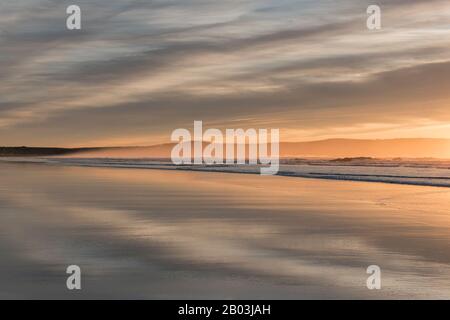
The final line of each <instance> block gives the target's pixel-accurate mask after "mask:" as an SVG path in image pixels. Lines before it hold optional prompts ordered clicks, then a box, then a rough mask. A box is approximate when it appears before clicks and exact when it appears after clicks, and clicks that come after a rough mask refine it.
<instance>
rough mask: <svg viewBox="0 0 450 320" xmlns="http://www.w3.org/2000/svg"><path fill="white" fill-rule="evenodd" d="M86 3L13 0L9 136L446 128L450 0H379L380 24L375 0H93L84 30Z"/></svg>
mask: <svg viewBox="0 0 450 320" xmlns="http://www.w3.org/2000/svg"><path fill="white" fill-rule="evenodd" d="M72 2H73V1H43V0H39V1H36V0H34V1H26V0H18V1H15V2H8V3H1V4H0V21H1V22H0V45H1V48H2V49H1V50H2V51H1V55H0V68H1V70H2V72H1V73H0V134H1V136H2V140H1V143H0V144H11V145H12V144H29V145H65V146H66V145H67V146H73V145H93V144H97V143H108V141H109V143H111V144H114V143H115V142H116V141H120V143H121V144H126V142H127V141H130V142H136V141H139V144H151V143H157V142H165V141H167V139H168V138H169V136H170V132H171V131H172V130H173V129H174V128H178V127H180V126H190V125H191V124H192V122H193V120H195V119H202V120H204V121H205V124H206V125H211V126H213V125H214V126H230V125H233V126H240V127H245V126H254V125H257V126H278V127H280V128H282V132H285V133H286V134H285V137H284V138H285V139H288V140H305V139H310V138H314V139H316V138H321V137H329V135H330V132H336V136H339V137H345V136H351V137H357V136H358V134H360V135H362V136H364V137H365V138H367V137H378V136H383V137H386V135H387V136H389V135H391V134H392V136H393V137H394V134H395V137H402V136H405V137H406V136H416V134H425V135H427V136H437V135H438V136H442V134H445V131H444V130H438V129H436V131H433V129H432V128H433V126H436V128H442V126H444V127H445V124H446V123H447V122H448V121H449V120H450V111H449V108H448V105H449V103H450V95H449V94H448V92H450V81H449V80H450V72H449V71H450V54H449V53H450V52H449V51H450V46H449V43H450V29H449V25H448V16H449V15H450V5H449V4H448V1H419V0H417V1H378V3H379V5H380V6H381V7H382V10H383V29H382V30H381V31H377V32H371V31H369V30H367V29H366V28H365V20H366V13H365V9H366V8H367V5H368V4H369V3H370V1H350V0H347V1H339V2H336V1H293V0H292V1H291V0H284V1H272V0H271V1H269V0H266V1H250V0H242V1H239V0H238V1H228V2H216V1H214V2H213V1H180V0H177V1H132V0H130V1H109V2H108V4H107V5H106V4H105V2H103V1H99V0H98V1H85V0H83V1H75V2H76V3H77V4H78V5H79V6H80V7H81V8H82V18H83V22H82V26H83V29H82V30H81V31H75V32H74V31H69V30H66V29H65V18H66V15H65V8H66V7H67V5H69V4H73V3H72ZM242 119H243V120H242ZM236 120H238V121H236ZM430 124H432V125H431V129H430ZM423 127H426V128H427V129H426V130H425V129H424V128H423ZM367 128H370V130H369V133H368V130H367ZM387 128H390V129H389V130H388V129H387ZM392 128H395V130H393V131H392V130H391V129H392ZM401 128H405V129H404V130H402V129H401ZM416 129H417V130H416ZM389 132H391V133H389ZM446 137H449V136H448V134H447V136H446ZM282 138H283V136H282ZM141 141H142V142H141ZM144 141H148V143H145V142H144Z"/></svg>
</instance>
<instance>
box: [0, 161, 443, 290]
mask: <svg viewBox="0 0 450 320" xmlns="http://www.w3.org/2000/svg"><path fill="white" fill-rule="evenodd" d="M0 175H1V177H2V179H1V181H0V239H1V241H0V272H1V273H0V282H1V286H0V298H156V299H164V298H274V299H276V298H292V299H301V298H388V299H389V298H446V297H447V298H448V297H450V250H449V247H450V241H449V240H450V214H449V212H448V205H449V203H450V190H449V189H448V188H435V187H416V186H402V185H389V184H372V183H363V182H340V181H327V180H313V179H309V180H304V179H298V178H295V179H294V178H286V177H262V176H256V175H255V176H254V175H244V174H222V173H200V172H178V171H177V172H175V171H158V170H141V169H116V168H113V169H111V168H77V167H59V166H48V165H39V164H1V165H0ZM71 264H76V265H79V266H80V267H81V268H82V270H83V289H82V290H81V291H80V292H69V291H68V290H67V289H65V277H66V274H65V268H66V266H68V265H71ZM371 264H376V265H379V266H380V267H381V269H382V286H383V288H382V290H379V291H376V290H375V291H370V290H368V289H367V288H366V278H367V276H368V275H367V274H366V268H367V266H369V265H371Z"/></svg>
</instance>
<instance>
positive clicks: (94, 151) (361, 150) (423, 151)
mask: <svg viewBox="0 0 450 320" xmlns="http://www.w3.org/2000/svg"><path fill="white" fill-rule="evenodd" d="M174 145H175V144H174V143H167V144H160V145H154V146H148V147H98V148H73V149H69V148H31V147H0V156H1V157H19V156H20V157H24V156H64V157H99V158H101V157H117V158H121V157H123V158H126V157H128V158H144V157H148V158H170V153H171V150H172V148H173V147H174ZM280 155H281V156H282V157H332V158H348V157H377V158H397V157H403V158H450V139H428V138H423V139H385V140H368V139H366V140H358V139H329V140H319V141H309V142H283V143H281V144H280Z"/></svg>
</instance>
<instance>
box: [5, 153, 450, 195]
mask: <svg viewBox="0 0 450 320" xmlns="http://www.w3.org/2000/svg"><path fill="white" fill-rule="evenodd" d="M1 162H6V163H36V164H47V165H63V166H77V167H94V168H95V167H98V168H100V167H101V168H104V167H108V168H128V169H152V170H155V169H156V170H184V171H197V172H211V173H214V172H220V173H235V174H260V168H261V166H260V165H174V164H172V163H170V162H169V161H168V160H157V159H151V158H148V159H145V158H143V159H126V158H67V157H66V158H58V157H52V158H43V157H0V163H1ZM321 166H322V167H324V168H325V169H329V168H330V167H331V165H330V164H329V163H324V164H321V165H320V164H315V165H310V169H309V170H307V171H305V170H303V169H305V168H306V167H305V165H303V166H299V165H289V164H287V165H283V164H281V165H280V169H279V171H278V173H277V174H276V176H282V177H292V178H305V179H324V180H335V181H355V182H358V181H359V182H373V183H387V184H399V185H414V186H427V187H440V188H450V169H448V168H438V170H440V173H442V175H441V176H439V175H436V174H435V175H434V176H430V175H426V174H424V175H422V176H420V175H417V174H416V175H404V174H403V175H402V174H387V173H385V172H383V170H384V169H385V168H386V167H383V166H380V165H376V166H374V165H372V164H365V165H363V164H355V165H336V166H335V167H339V168H345V169H348V168H350V169H352V170H353V169H354V168H357V169H359V173H357V174H355V173H352V170H348V172H343V173H342V172H341V173H339V172H328V171H326V170H325V171H324V170H322V171H324V172H320V170H317V168H320V167H321ZM299 168H300V169H302V170H299ZM365 168H376V169H380V170H378V173H373V174H367V173H366V172H365V171H364V170H365ZM427 169H429V168H419V169H417V170H419V173H420V171H424V170H427ZM435 170H436V169H435Z"/></svg>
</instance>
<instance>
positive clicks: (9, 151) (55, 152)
mask: <svg viewBox="0 0 450 320" xmlns="http://www.w3.org/2000/svg"><path fill="white" fill-rule="evenodd" d="M100 149H101V148H73V149H69V148H35V147H0V157H43V156H64V155H70V154H76V153H79V152H88V151H98V150H100Z"/></svg>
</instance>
